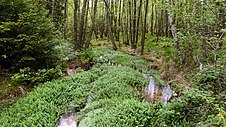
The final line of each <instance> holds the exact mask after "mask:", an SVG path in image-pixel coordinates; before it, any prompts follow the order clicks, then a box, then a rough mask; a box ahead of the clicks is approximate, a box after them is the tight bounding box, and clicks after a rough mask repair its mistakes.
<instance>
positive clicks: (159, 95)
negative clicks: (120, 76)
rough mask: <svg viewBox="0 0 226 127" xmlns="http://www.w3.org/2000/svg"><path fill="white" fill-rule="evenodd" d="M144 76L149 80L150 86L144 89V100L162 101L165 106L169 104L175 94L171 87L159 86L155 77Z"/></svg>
mask: <svg viewBox="0 0 226 127" xmlns="http://www.w3.org/2000/svg"><path fill="white" fill-rule="evenodd" d="M144 76H145V77H146V78H147V79H148V85H147V86H146V87H145V88H144V89H143V92H144V98H145V99H146V100H147V101H151V102H153V101H155V100H159V99H161V100H162V101H163V103H164V104H167V102H168V101H169V100H170V98H171V97H172V95H173V93H174V91H173V90H172V89H171V88H170V86H168V85H166V86H159V85H158V84H157V83H155V81H154V79H153V77H148V76H147V75H144Z"/></svg>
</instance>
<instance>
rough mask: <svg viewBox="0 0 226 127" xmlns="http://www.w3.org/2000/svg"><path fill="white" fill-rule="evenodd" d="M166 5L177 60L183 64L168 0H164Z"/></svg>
mask: <svg viewBox="0 0 226 127" xmlns="http://www.w3.org/2000/svg"><path fill="white" fill-rule="evenodd" d="M166 5H167V8H168V9H167V12H168V21H169V25H170V27H171V32H172V35H173V41H174V43H175V44H176V49H177V52H178V57H179V61H180V63H181V64H183V59H182V51H181V48H180V44H179V42H178V38H177V28H176V26H175V24H173V16H172V14H171V11H170V9H169V7H170V3H169V0H166Z"/></svg>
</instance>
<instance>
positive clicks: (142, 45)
mask: <svg viewBox="0 0 226 127" xmlns="http://www.w3.org/2000/svg"><path fill="white" fill-rule="evenodd" d="M147 13H148V0H146V5H145V12H144V25H143V32H142V39H141V55H143V54H144V42H145V34H146V28H147Z"/></svg>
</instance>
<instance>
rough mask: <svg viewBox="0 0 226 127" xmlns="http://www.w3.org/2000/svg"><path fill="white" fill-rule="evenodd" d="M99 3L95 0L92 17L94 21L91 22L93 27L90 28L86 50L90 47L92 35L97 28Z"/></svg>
mask: <svg viewBox="0 0 226 127" xmlns="http://www.w3.org/2000/svg"><path fill="white" fill-rule="evenodd" d="M97 2H98V0H95V1H94V9H93V16H92V19H91V20H92V25H91V28H90V32H89V34H88V39H87V43H86V48H88V47H89V45H90V40H91V38H92V34H93V32H94V28H95V26H96V13H97Z"/></svg>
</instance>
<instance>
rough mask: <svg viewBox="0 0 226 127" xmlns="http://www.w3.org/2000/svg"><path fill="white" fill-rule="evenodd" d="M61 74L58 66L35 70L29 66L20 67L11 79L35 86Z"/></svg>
mask: <svg viewBox="0 0 226 127" xmlns="http://www.w3.org/2000/svg"><path fill="white" fill-rule="evenodd" d="M62 76H63V73H62V71H61V69H60V67H59V66H57V67H56V68H51V69H39V70H38V71H37V72H35V71H33V70H31V69H30V68H29V67H27V68H24V69H20V72H19V73H17V74H15V75H13V76H12V77H11V78H12V81H13V82H15V83H17V84H21V85H26V86H37V85H38V84H41V83H44V82H47V81H51V80H53V79H57V78H60V77H62Z"/></svg>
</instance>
